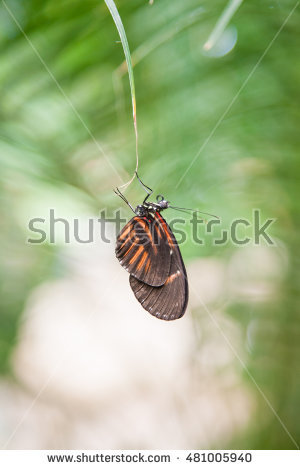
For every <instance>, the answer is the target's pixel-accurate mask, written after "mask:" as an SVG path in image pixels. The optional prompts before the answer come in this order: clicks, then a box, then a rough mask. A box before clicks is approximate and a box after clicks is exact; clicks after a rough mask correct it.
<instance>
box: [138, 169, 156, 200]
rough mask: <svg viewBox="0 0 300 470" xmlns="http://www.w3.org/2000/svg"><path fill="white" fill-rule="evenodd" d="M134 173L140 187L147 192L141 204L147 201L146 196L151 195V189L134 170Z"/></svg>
mask: <svg viewBox="0 0 300 470" xmlns="http://www.w3.org/2000/svg"><path fill="white" fill-rule="evenodd" d="M135 174H136V177H137V179H138V181H139V183H140V184H141V186H142V188H143V189H144V190H145V191H146V193H147V196H146V197H145V199H144V201H143V204H144V203H145V202H146V201H147V199H148V197H149V196H151V194H152V193H153V189H151V188H149V186H147V185H146V184H145V183H143V182H142V180H141V179H140V177H139V175H138V174H137V172H135Z"/></svg>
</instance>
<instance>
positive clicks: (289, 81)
mask: <svg viewBox="0 0 300 470" xmlns="http://www.w3.org/2000/svg"><path fill="white" fill-rule="evenodd" d="M226 4H227V2H226V1H225V0H224V1H223V0H222V1H221V0H216V1H214V2H211V1H208V0H207V1H204V0H203V1H200V0H186V1H184V2H182V1H181V0H165V1H161V0H157V1H156V0H155V1H154V3H153V5H149V3H148V2H147V1H144V0H130V1H126V2H125V1H118V2H117V6H118V8H119V11H120V14H121V16H122V19H123V23H124V26H125V29H126V32H127V36H128V40H129V44H130V48H131V52H132V57H133V62H134V74H135V82H136V93H137V118H138V126H139V153H140V175H141V177H142V179H143V180H144V181H145V183H146V184H148V185H149V186H151V187H153V189H154V193H155V194H163V195H165V196H166V197H167V199H168V200H170V201H172V202H173V204H174V205H177V206H181V207H188V208H195V209H199V210H203V211H207V212H213V213H215V214H217V215H218V216H219V217H220V218H221V220H222V224H221V227H222V229H228V227H229V226H230V223H231V222H232V221H233V220H234V219H236V218H246V219H249V221H252V217H253V216H252V214H253V210H254V209H259V210H260V213H261V216H262V220H266V219H267V218H274V219H276V221H275V222H274V223H273V224H272V226H271V227H270V230H269V235H270V236H272V238H273V239H274V240H275V242H276V244H275V245H274V246H269V245H267V244H266V243H265V242H263V241H262V242H261V243H260V244H259V245H255V244H254V243H253V241H251V243H249V244H248V245H247V246H235V245H234V244H232V243H231V242H230V241H229V242H228V243H226V244H223V245H217V246H214V245H213V243H212V237H211V235H209V234H208V235H205V236H204V226H203V225H202V226H199V234H201V236H204V238H205V244H204V245H201V246H200V245H197V244H195V243H193V242H192V240H191V230H190V228H189V226H188V224H187V225H186V231H187V234H188V240H187V242H186V243H184V244H182V246H181V250H182V254H183V257H184V260H185V263H186V267H187V272H188V277H189V282H190V286H191V291H190V302H189V306H188V309H187V312H186V314H185V316H184V317H183V318H182V319H180V320H177V321H175V322H163V321H159V320H157V319H156V318H154V317H152V316H151V315H149V314H148V313H147V312H146V311H145V310H143V309H142V307H141V306H140V305H139V303H138V302H137V301H136V299H135V298H134V295H133V293H132V292H131V290H130V286H129V282H128V274H127V273H126V272H125V270H123V269H122V268H121V267H120V265H119V263H118V261H117V260H116V258H115V255H114V239H115V226H114V224H113V222H109V223H108V224H107V235H108V238H109V239H110V240H111V243H104V242H103V241H101V240H100V237H99V231H100V224H99V223H98V225H97V224H95V231H96V233H95V236H96V235H97V236H96V240H95V242H94V243H91V244H88V243H86V244H78V243H75V242H73V241H72V242H71V243H70V244H65V243H64V242H63V238H62V236H59V237H58V238H57V242H56V243H54V244H51V243H49V241H46V242H45V243H43V244H40V245H39V244H29V243H27V238H28V236H30V235H31V234H30V233H29V231H28V221H29V220H30V219H31V218H33V217H40V218H44V219H47V217H48V216H49V210H50V208H54V209H55V213H56V215H57V217H65V218H66V219H67V220H69V221H70V223H71V221H72V220H73V218H74V217H76V218H78V219H79V221H80V227H81V230H82V233H83V232H84V231H85V230H86V229H87V223H88V222H87V220H88V218H93V219H94V220H96V219H97V218H98V217H99V213H100V211H101V210H103V209H104V208H105V209H107V211H108V216H109V218H110V217H111V216H112V214H113V211H114V210H116V209H119V208H121V207H122V214H123V215H126V217H127V218H130V217H131V214H130V211H129V209H128V208H126V207H125V206H124V204H123V203H122V201H121V200H119V199H118V198H117V196H115V194H114V193H113V191H112V189H113V188H114V187H115V186H116V185H119V184H121V183H122V181H123V182H124V181H126V180H127V179H129V177H130V175H131V174H132V172H133V170H134V166H135V140H134V131H133V125H132V119H131V107H130V106H131V102H130V92H129V84H128V77H127V74H126V67H124V64H123V60H124V55H123V50H122V47H121V44H120V42H119V37H118V34H117V31H116V29H115V26H114V23H113V21H112V18H111V17H110V14H109V12H108V10H107V8H106V6H105V4H104V2H103V1H101V0H86V1H84V2H79V1H78V0H75V1H74V0H73V1H71V0H64V1H58V0H47V1H41V0H28V1H26V2H19V1H17V0H7V1H6V4H4V3H1V6H0V10H1V14H0V48H1V49H0V50H1V52H0V64H1V67H0V83H1V87H0V93H1V100H0V113H1V116H0V226H1V231H0V261H1V262H0V292H1V295H0V374H1V375H0V406H1V418H0V440H1V447H3V448H8V449H61V448H62V449H63V448H69V449H84V448H85V449H120V448H123V449H142V448H144V449H151V448H156V449H167V448H169V449H181V448H184V449H188V448H201V447H202V448H208V449H211V448H212V449H213V448H223V449H226V448H237V449H251V448H256V449H286V448H291V449H295V448H296V447H297V443H299V439H300V419H299V418H300V416H299V396H300V365H299V364H300V346H299V344H300V323H299V242H298V239H299V218H298V214H299V165H300V164H299V157H298V153H299V151H298V149H299V146H300V139H299V136H300V133H299V78H300V64H299V19H300V10H299V8H296V9H295V11H293V8H294V6H295V5H296V2H292V1H289V0H278V1H276V0H273V1H271V0H266V1H264V2H260V1H258V0H253V1H251V2H250V1H247V0H245V1H244V2H243V3H242V4H241V6H240V8H239V9H238V10H237V12H236V13H235V15H234V16H233V18H232V20H231V21H230V24H229V25H228V26H227V27H226V29H225V31H224V32H223V34H222V35H221V37H220V38H219V39H218V42H217V44H216V45H215V46H214V47H213V48H212V49H211V50H209V51H205V49H204V48H203V46H204V44H205V42H206V41H207V39H208V37H209V35H210V33H211V31H212V30H213V28H214V26H215V24H216V23H217V21H218V19H219V18H220V15H221V14H222V11H223V10H224V8H225V7H226ZM13 17H14V18H15V19H14V18H13ZM22 31H23V32H22ZM274 38H275V40H274V41H273V39H274ZM272 41H273V42H272ZM265 51H266V53H265V54H264V52H265ZM260 59H261V60H260ZM196 155H198V156H197V158H195V157H196ZM193 160H194V162H193V165H192V166H191V168H190V169H189V171H188V172H187V173H186V174H185V172H186V170H187V169H188V167H189V165H190V163H191V162H192V161H193ZM182 176H183V178H182V179H181V177H182ZM126 197H127V198H128V199H129V200H130V201H131V202H132V204H134V205H136V204H138V203H140V202H141V201H142V198H143V197H144V192H143V190H142V188H141V187H140V186H139V185H138V184H137V182H134V184H132V185H131V186H130V188H129V189H128V190H126ZM177 215H178V214H176V213H175V212H172V211H171V210H169V211H166V212H165V217H166V219H167V220H169V219H170V218H171V217H174V216H175V217H176V216H177ZM188 217H189V216H188V215H186V218H187V219H188ZM245 233H247V235H248V236H250V237H251V236H252V235H251V234H252V228H251V227H250V228H249V229H248V230H247V231H246V232H245ZM82 238H84V234H83V235H82ZM252 238H253V237H252Z"/></svg>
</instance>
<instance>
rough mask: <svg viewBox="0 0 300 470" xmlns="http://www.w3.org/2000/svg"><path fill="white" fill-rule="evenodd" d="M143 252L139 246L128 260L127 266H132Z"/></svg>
mask: <svg viewBox="0 0 300 470" xmlns="http://www.w3.org/2000/svg"><path fill="white" fill-rule="evenodd" d="M132 246H133V245H132ZM143 250H144V248H143V247H142V246H140V247H139V248H138V249H137V251H136V252H135V253H134V255H133V257H132V258H131V259H130V260H129V264H133V263H134V262H135V261H136V260H137V259H138V257H139V256H140V254H141V253H142V251H143Z"/></svg>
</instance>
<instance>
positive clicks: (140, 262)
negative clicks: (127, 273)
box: [136, 252, 148, 271]
mask: <svg viewBox="0 0 300 470" xmlns="http://www.w3.org/2000/svg"><path fill="white" fill-rule="evenodd" d="M147 258H148V253H146V252H145V253H143V256H142V257H141V259H140V261H139V264H138V265H137V267H136V269H137V270H138V271H139V270H140V269H142V267H143V265H144V264H145V261H146V259H147Z"/></svg>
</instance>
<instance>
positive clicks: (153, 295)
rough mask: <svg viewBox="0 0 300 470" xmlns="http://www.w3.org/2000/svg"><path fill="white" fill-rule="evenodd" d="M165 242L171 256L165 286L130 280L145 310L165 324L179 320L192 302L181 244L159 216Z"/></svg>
mask: <svg viewBox="0 0 300 470" xmlns="http://www.w3.org/2000/svg"><path fill="white" fill-rule="evenodd" d="M154 220H155V222H156V223H157V224H159V226H160V229H161V232H162V233H163V235H162V238H163V240H164V241H165V244H166V246H167V247H168V250H169V253H170V258H171V262H170V267H169V272H168V276H167V278H166V280H165V282H164V284H163V285H161V286H158V287H155V286H154V285H149V284H147V283H146V282H141V281H140V280H138V279H137V278H136V277H134V276H132V275H131V276H130V277H129V282H130V286H131V288H132V290H133V292H134V295H135V296H136V298H137V300H138V301H139V302H140V303H141V305H142V306H143V308H144V309H145V310H147V311H148V312H149V313H151V315H154V316H156V317H157V318H160V319H163V320H175V319H177V318H180V317H182V316H183V315H184V312H185V310H186V306H187V302H188V282H187V276H186V270H185V266H184V263H183V260H182V257H181V253H180V250H179V247H178V244H177V241H176V239H175V237H174V235H173V233H172V231H171V229H170V227H169V226H168V224H167V223H166V221H165V220H164V219H163V217H162V216H161V215H160V214H159V213H158V212H157V213H155V218H154Z"/></svg>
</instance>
